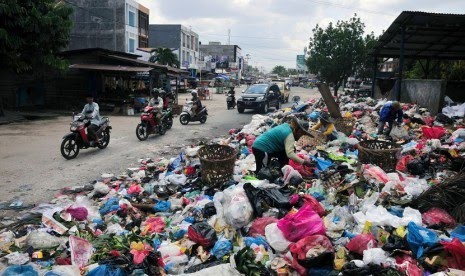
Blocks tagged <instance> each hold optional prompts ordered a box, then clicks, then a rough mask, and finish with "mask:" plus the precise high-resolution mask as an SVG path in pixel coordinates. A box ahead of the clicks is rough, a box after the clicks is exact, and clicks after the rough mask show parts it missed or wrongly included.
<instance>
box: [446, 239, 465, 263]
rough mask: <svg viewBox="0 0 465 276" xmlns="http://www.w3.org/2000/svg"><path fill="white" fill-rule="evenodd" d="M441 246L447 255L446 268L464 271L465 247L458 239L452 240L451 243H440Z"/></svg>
mask: <svg viewBox="0 0 465 276" xmlns="http://www.w3.org/2000/svg"><path fill="white" fill-rule="evenodd" d="M441 244H442V246H444V250H445V251H446V252H447V253H449V256H448V257H447V264H448V267H450V268H456V269H461V270H465V245H463V243H462V242H461V241H460V240H459V239H453V240H452V241H451V242H447V241H441Z"/></svg>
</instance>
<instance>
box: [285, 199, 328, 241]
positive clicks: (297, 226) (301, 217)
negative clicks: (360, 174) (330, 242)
mask: <svg viewBox="0 0 465 276" xmlns="http://www.w3.org/2000/svg"><path fill="white" fill-rule="evenodd" d="M277 225H278V228H279V229H280V230H281V231H282V232H283V234H284V236H285V237H286V239H288V240H290V241H292V242H296V241H298V240H300V239H302V238H304V237H306V236H311V235H315V234H320V235H324V234H325V232H326V229H325V226H324V223H323V220H322V219H321V218H320V216H319V215H318V213H316V212H315V211H313V209H312V207H311V206H310V205H304V206H303V207H302V208H300V209H299V211H297V212H296V213H289V214H287V215H286V216H285V217H284V218H282V219H280V220H279V221H278V223H277Z"/></svg>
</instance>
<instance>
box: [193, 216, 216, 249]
mask: <svg viewBox="0 0 465 276" xmlns="http://www.w3.org/2000/svg"><path fill="white" fill-rule="evenodd" d="M187 235H188V236H189V239H190V240H191V241H193V242H195V243H197V244H199V245H201V246H203V247H205V248H207V249H208V248H210V247H213V245H215V243H216V241H217V240H218V237H217V236H216V232H215V229H213V228H212V227H211V226H210V225H209V224H208V223H206V222H198V223H195V224H192V225H190V226H189V228H188V229H187Z"/></svg>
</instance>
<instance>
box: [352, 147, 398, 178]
mask: <svg viewBox="0 0 465 276" xmlns="http://www.w3.org/2000/svg"><path fill="white" fill-rule="evenodd" d="M401 150H402V148H401V147H400V146H399V145H396V144H395V143H391V142H386V141H379V140H373V141H368V140H367V141H362V142H360V143H359V144H358V161H359V163H361V164H373V165H376V166H379V167H380V168H381V169H383V170H384V171H385V172H393V171H395V170H396V165H397V161H398V160H399V156H400V152H401Z"/></svg>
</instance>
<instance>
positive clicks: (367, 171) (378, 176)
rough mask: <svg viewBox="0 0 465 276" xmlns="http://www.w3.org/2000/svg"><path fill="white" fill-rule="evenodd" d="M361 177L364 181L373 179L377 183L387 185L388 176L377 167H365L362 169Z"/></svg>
mask: <svg viewBox="0 0 465 276" xmlns="http://www.w3.org/2000/svg"><path fill="white" fill-rule="evenodd" d="M363 176H364V177H365V178H366V179H373V180H375V181H377V182H379V183H385V184H386V183H387V182H388V181H389V179H388V176H387V174H386V172H385V171H383V169H381V168H380V167H378V166H372V165H366V166H364V169H363Z"/></svg>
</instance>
